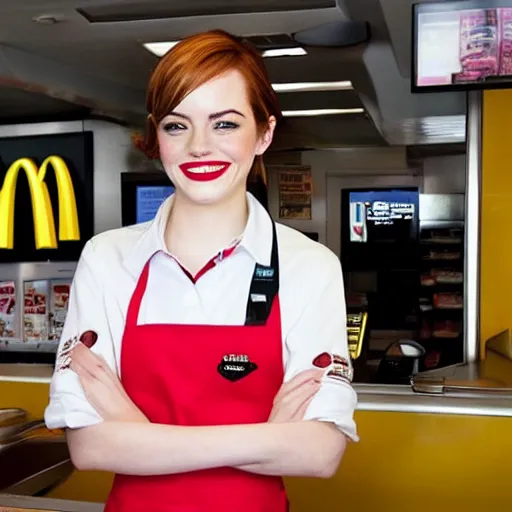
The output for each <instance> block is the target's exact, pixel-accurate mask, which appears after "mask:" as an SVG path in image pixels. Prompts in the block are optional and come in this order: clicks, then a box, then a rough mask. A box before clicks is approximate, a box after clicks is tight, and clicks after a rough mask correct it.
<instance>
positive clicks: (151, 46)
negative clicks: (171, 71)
mask: <svg viewBox="0 0 512 512" xmlns="http://www.w3.org/2000/svg"><path fill="white" fill-rule="evenodd" d="M178 43H179V41H163V42H161V43H144V45H143V46H144V48H146V50H148V51H150V52H151V53H153V54H154V55H156V56H157V57H162V56H164V55H165V54H166V53H167V52H168V51H169V50H170V49H171V48H172V47H173V46H176V45H177V44H178Z"/></svg>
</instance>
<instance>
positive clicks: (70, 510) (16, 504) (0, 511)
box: [0, 494, 104, 512]
mask: <svg viewBox="0 0 512 512" xmlns="http://www.w3.org/2000/svg"><path fill="white" fill-rule="evenodd" d="M11 509H12V510H13V512H14V511H16V512H18V511H19V510H26V511H27V512H34V511H40V510H41V511H42V510H47V511H51V512H102V511H103V509H104V506H103V504H102V503H86V502H81V501H67V500H52V499H50V498H32V497H29V496H13V495H10V494H0V512H11Z"/></svg>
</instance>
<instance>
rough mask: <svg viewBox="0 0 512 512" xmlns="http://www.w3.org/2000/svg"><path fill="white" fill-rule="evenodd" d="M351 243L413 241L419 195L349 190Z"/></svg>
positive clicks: (394, 191) (410, 192) (400, 192)
mask: <svg viewBox="0 0 512 512" xmlns="http://www.w3.org/2000/svg"><path fill="white" fill-rule="evenodd" d="M349 202H350V213H349V216H350V241H351V242H359V243H368V242H370V243H377V242H388V243H395V242H398V241H408V240H412V239H415V238H416V235H417V225H418V222H417V220H418V192H417V191H416V192H413V191H408V190H364V191H357V190H355V191H350V192H349Z"/></svg>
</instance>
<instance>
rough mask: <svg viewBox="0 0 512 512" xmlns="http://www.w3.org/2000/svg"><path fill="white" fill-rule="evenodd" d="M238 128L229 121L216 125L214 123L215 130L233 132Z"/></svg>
mask: <svg viewBox="0 0 512 512" xmlns="http://www.w3.org/2000/svg"><path fill="white" fill-rule="evenodd" d="M238 126H239V125H237V124H236V123H232V122H231V121H219V122H218V123H215V129H216V130H234V129H235V128H238Z"/></svg>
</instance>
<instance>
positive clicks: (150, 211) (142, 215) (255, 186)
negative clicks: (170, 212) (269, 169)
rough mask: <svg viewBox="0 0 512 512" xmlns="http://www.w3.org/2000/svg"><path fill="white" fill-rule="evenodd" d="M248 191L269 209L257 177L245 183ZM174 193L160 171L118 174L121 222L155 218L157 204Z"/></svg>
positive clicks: (135, 221) (136, 222) (145, 220)
mask: <svg viewBox="0 0 512 512" xmlns="http://www.w3.org/2000/svg"><path fill="white" fill-rule="evenodd" d="M247 190H248V191H249V192H250V193H251V194H252V195H254V197H255V198H256V199H257V200H258V201H259V202H260V203H261V204H262V205H263V206H264V207H265V208H266V209H267V210H268V192H267V187H266V185H265V183H264V182H263V181H262V180H261V179H258V180H256V181H252V180H251V181H249V182H248V183H247ZM173 193H174V185H173V183H172V182H171V181H170V180H169V178H168V177H167V175H166V174H165V173H164V172H163V171H161V172H123V173H121V221H122V225H123V226H130V225H133V224H139V223H141V222H148V221H151V220H153V219H154V217H155V215H156V212H157V211H158V208H160V205H161V204H162V203H163V202H164V201H165V200H166V199H167V198H168V197H169V196H170V195H171V194H173Z"/></svg>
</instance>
